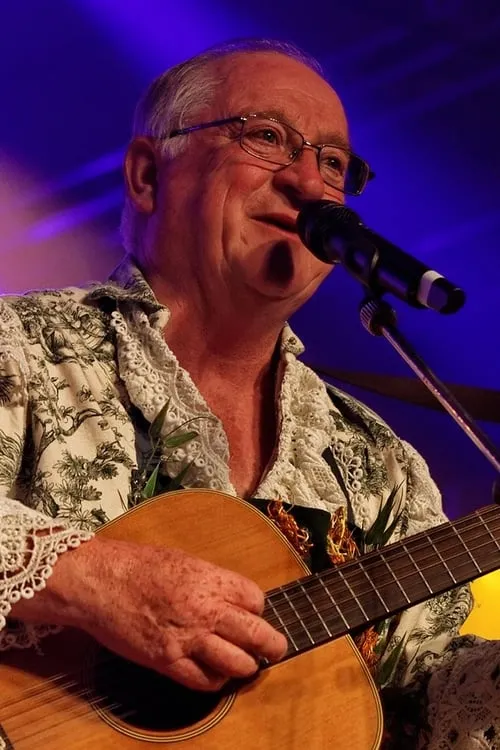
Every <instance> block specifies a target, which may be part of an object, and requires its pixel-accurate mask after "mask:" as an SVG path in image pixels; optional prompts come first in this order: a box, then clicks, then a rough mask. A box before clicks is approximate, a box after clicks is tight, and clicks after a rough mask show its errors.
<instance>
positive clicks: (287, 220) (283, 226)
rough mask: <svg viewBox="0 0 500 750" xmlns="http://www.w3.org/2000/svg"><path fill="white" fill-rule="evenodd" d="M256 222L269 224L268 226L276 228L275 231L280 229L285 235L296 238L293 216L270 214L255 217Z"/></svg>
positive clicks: (295, 225) (295, 223)
mask: <svg viewBox="0 0 500 750" xmlns="http://www.w3.org/2000/svg"><path fill="white" fill-rule="evenodd" d="M256 218H257V220H258V221H261V222H263V223H264V224H269V225H270V226H273V227H276V228H277V229H280V230H281V231H282V232H284V233H286V234H289V235H291V234H293V235H294V236H295V237H296V236H297V222H296V218H295V216H289V215H287V214H280V213H272V214H265V215H263V216H257V217H256Z"/></svg>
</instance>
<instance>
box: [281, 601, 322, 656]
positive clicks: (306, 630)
mask: <svg viewBox="0 0 500 750" xmlns="http://www.w3.org/2000/svg"><path fill="white" fill-rule="evenodd" d="M282 594H283V596H284V597H285V599H286V602H287V604H288V606H289V607H290V608H291V609H292V611H293V613H294V615H295V617H296V619H297V622H298V623H299V624H300V626H301V627H302V629H303V631H304V633H305V634H306V635H307V637H308V638H309V640H310V642H311V645H312V646H314V645H315V640H314V638H313V637H312V636H311V634H310V632H309V630H308V629H307V628H306V626H305V625H304V623H303V622H302V618H301V616H300V614H299V612H297V610H296V608H295V604H294V603H293V602H292V600H291V599H290V597H289V596H288V594H287V592H286V590H283V591H282Z"/></svg>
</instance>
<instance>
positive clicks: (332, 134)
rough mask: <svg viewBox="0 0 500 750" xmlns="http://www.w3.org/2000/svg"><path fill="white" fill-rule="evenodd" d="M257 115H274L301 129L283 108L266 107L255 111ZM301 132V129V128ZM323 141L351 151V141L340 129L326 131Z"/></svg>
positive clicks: (321, 137)
mask: <svg viewBox="0 0 500 750" xmlns="http://www.w3.org/2000/svg"><path fill="white" fill-rule="evenodd" d="M253 114H255V115H260V116H261V117H274V119H275V120H281V122H284V123H285V124H286V125H290V127H291V128H294V129H295V130H299V128H298V127H297V124H296V123H293V122H291V121H290V120H289V119H288V117H287V116H286V115H285V113H284V112H283V110H282V109H265V110H260V111H258V112H255V111H254V112H253ZM299 132H300V130H299ZM322 143H331V144H332V146H340V148H345V149H347V151H350V149H351V144H350V142H349V139H348V138H346V136H345V135H344V133H341V132H340V131H338V130H337V131H328V132H325V133H324V134H323V135H322V136H320V140H319V141H318V144H322Z"/></svg>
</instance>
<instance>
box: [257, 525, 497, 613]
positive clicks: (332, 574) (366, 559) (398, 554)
mask: <svg viewBox="0 0 500 750" xmlns="http://www.w3.org/2000/svg"><path fill="white" fill-rule="evenodd" d="M495 520H496V521H497V524H496V526H495V527H494V530H495V531H497V532H498V531H500V519H495ZM438 528H439V527H434V528H433V529H429V530H428V531H427V532H420V534H418V535H415V536H414V537H408V539H403V540H401V541H400V542H396V546H392V545H390V546H388V547H382V548H381V549H380V550H375V551H374V552H370V553H368V554H366V555H362V556H361V557H358V558H356V559H355V560H351V561H348V562H346V563H344V564H342V565H341V566H337V567H334V568H332V569H331V570H325V571H323V572H322V573H321V574H319V575H320V576H321V578H322V579H323V581H327V579H329V578H338V571H339V569H340V568H341V569H342V571H343V572H344V571H347V572H348V573H350V572H351V571H353V570H354V571H356V569H357V568H358V567H359V563H360V562H362V563H363V566H365V567H366V566H367V565H368V564H369V563H370V561H371V560H375V561H377V558H381V557H383V558H385V559H387V558H389V560H388V564H390V565H392V566H393V567H394V566H397V564H398V563H399V562H400V561H403V562H406V561H408V559H409V555H408V553H407V552H406V551H405V550H404V547H403V544H404V546H405V547H406V548H407V549H409V550H410V551H411V552H412V553H414V554H415V555H417V554H418V553H420V552H426V553H428V552H429V547H430V545H429V531H432V532H433V534H432V536H433V537H435V539H434V541H435V542H437V543H440V542H452V544H451V546H450V547H449V548H448V550H445V549H444V548H443V549H442V551H443V552H445V554H446V552H447V551H449V549H453V548H456V538H455V537H452V536H451V535H450V534H449V533H448V532H449V529H448V528H445V529H441V530H440V531H441V539H438V538H437V534H436V533H435V531H436V529H438ZM467 530H468V531H477V530H479V531H480V532H481V534H480V535H479V536H478V535H476V536H475V537H473V538H472V540H469V542H468V547H466V546H465V544H463V549H462V550H461V551H460V552H458V553H457V554H456V555H452V556H451V557H447V560H448V561H449V562H451V561H452V560H454V559H457V558H458V557H461V556H462V555H468V553H469V552H472V551H474V550H477V549H480V548H481V547H484V546H486V545H490V544H492V543H493V544H494V545H496V547H497V549H498V551H499V552H500V542H498V541H496V540H492V539H488V540H487V541H486V542H484V544H480V545H477V546H476V547H474V548H471V547H470V544H471V541H474V540H477V539H481V540H483V538H484V534H483V533H482V532H483V530H484V524H483V523H482V522H481V520H478V522H477V523H475V524H474V526H469V527H468V528H467ZM470 536H471V535H470V534H469V537H470ZM499 537H500V534H499ZM410 540H415V541H416V542H417V543H410ZM419 542H423V543H422V544H419ZM427 559H428V558H427ZM437 564H438V562H437V560H436V562H434V563H432V564H431V565H428V566H424V567H423V568H420V570H422V571H425V570H429V569H431V568H433V567H435V566H436V565H437ZM385 566H386V562H385V561H384V562H383V569H384V570H385ZM410 567H411V570H412V571H414V570H415V567H414V565H413V564H411V565H410ZM443 567H444V566H443ZM477 573H478V576H480V575H481V571H480V570H478V571H477ZM362 577H363V576H362ZM317 579H318V574H313V575H310V576H305V577H304V578H302V579H300V583H306V584H307V583H308V582H309V581H314V580H317ZM391 580H392V581H393V580H394V579H393V578H392V579H391ZM300 583H298V582H297V581H291V582H290V583H286V584H284V585H283V586H280V587H278V588H277V589H275V590H273V591H270V592H268V595H267V597H268V598H270V597H272V596H273V595H274V593H278V594H279V593H281V592H283V591H290V590H293V589H294V588H296V587H297V586H298V585H300Z"/></svg>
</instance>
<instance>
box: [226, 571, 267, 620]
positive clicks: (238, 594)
mask: <svg viewBox="0 0 500 750" xmlns="http://www.w3.org/2000/svg"><path fill="white" fill-rule="evenodd" d="M225 599H226V601H227V602H229V603H230V604H235V605H236V606H237V607H241V608H242V609H246V610H247V611H248V612H253V613H254V614H256V615H261V614H262V613H263V611H264V605H265V597H264V592H263V591H262V590H261V589H260V588H259V587H258V586H257V584H256V583H254V582H253V581H251V580H250V579H249V578H244V577H243V576H240V575H237V574H236V573H235V574H234V581H233V587H232V590H231V593H230V594H229V595H226V597H225Z"/></svg>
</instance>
